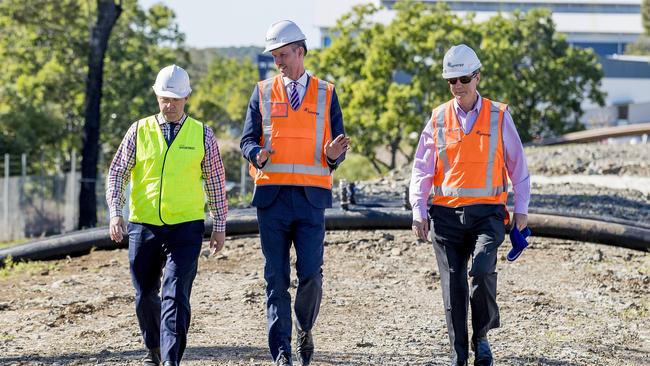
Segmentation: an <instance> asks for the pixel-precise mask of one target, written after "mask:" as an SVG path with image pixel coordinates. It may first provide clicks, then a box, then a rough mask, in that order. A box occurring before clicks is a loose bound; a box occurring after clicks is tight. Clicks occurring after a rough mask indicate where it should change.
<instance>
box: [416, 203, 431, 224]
mask: <svg viewBox="0 0 650 366" xmlns="http://www.w3.org/2000/svg"><path fill="white" fill-rule="evenodd" d="M428 219H429V215H428V214H427V209H426V207H423V208H420V207H413V221H416V220H417V221H420V222H424V221H427V220H428Z"/></svg>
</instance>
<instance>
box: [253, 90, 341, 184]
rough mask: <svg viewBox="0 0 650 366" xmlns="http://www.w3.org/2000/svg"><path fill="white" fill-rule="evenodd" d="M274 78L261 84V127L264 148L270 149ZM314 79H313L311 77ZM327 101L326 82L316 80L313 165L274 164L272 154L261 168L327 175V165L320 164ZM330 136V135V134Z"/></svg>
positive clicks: (272, 170) (281, 171) (276, 171)
mask: <svg viewBox="0 0 650 366" xmlns="http://www.w3.org/2000/svg"><path fill="white" fill-rule="evenodd" d="M274 80H275V79H268V80H265V81H264V82H263V83H264V84H263V85H262V127H263V130H264V148H265V149H267V150H270V149H271V132H272V131H271V90H272V89H273V81H274ZM311 80H314V79H311ZM326 103H327V82H325V81H323V80H318V100H317V104H316V136H315V139H316V144H315V145H316V146H315V147H314V163H315V165H302V164H274V163H273V161H272V156H269V159H268V160H267V162H266V165H265V166H264V168H263V169H262V171H264V172H269V173H297V174H310V175H319V176H329V175H330V169H329V167H323V166H322V165H321V164H322V162H321V154H322V153H323V134H324V131H325V108H326ZM330 138H331V136H330Z"/></svg>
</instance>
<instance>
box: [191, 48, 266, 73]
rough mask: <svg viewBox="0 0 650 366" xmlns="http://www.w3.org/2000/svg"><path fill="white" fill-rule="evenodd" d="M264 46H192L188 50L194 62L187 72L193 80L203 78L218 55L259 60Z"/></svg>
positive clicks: (254, 61) (253, 60) (253, 61)
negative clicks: (258, 56)
mask: <svg viewBox="0 0 650 366" xmlns="http://www.w3.org/2000/svg"><path fill="white" fill-rule="evenodd" d="M263 50H264V48H263V47H256V46H248V47H219V48H190V49H189V50H188V52H189V54H190V59H191V60H192V63H191V64H190V65H189V68H188V69H187V72H188V73H189V74H190V77H191V78H192V80H199V79H202V78H203V77H204V76H205V74H206V73H207V72H208V66H209V65H210V64H211V63H212V61H213V60H214V59H215V58H216V57H224V58H234V59H237V60H242V61H244V60H249V61H250V62H252V63H256V62H257V55H258V54H260V53H262V51H263Z"/></svg>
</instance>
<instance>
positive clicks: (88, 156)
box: [79, 0, 122, 229]
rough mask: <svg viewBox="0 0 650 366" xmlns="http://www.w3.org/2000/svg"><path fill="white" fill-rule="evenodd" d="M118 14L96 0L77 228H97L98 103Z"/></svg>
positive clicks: (110, 0)
mask: <svg viewBox="0 0 650 366" xmlns="http://www.w3.org/2000/svg"><path fill="white" fill-rule="evenodd" d="M121 13H122V4H121V1H118V2H117V3H115V1H114V0H97V23H96V24H95V26H94V27H93V29H92V32H91V34H90V53H89V55H88V77H87V79H86V100H85V111H84V117H85V120H86V122H85V124H84V130H83V134H82V137H81V140H82V143H83V148H82V151H81V191H80V193H79V228H80V229H83V228H88V227H93V226H95V225H97V197H96V195H95V186H96V180H97V156H98V152H99V125H100V124H99V122H100V102H101V98H102V83H103V74H104V55H105V54H106V48H107V47H108V38H109V37H110V35H111V31H112V29H113V26H114V25H115V22H116V21H117V18H119V16H120V14H121Z"/></svg>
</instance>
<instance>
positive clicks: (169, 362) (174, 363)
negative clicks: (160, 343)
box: [163, 361, 178, 366]
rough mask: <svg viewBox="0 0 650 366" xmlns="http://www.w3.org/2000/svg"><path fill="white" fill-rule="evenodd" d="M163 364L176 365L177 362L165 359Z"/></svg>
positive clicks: (164, 365)
mask: <svg viewBox="0 0 650 366" xmlns="http://www.w3.org/2000/svg"><path fill="white" fill-rule="evenodd" d="M163 366H178V364H177V363H176V362H172V361H165V362H164V363H163Z"/></svg>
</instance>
